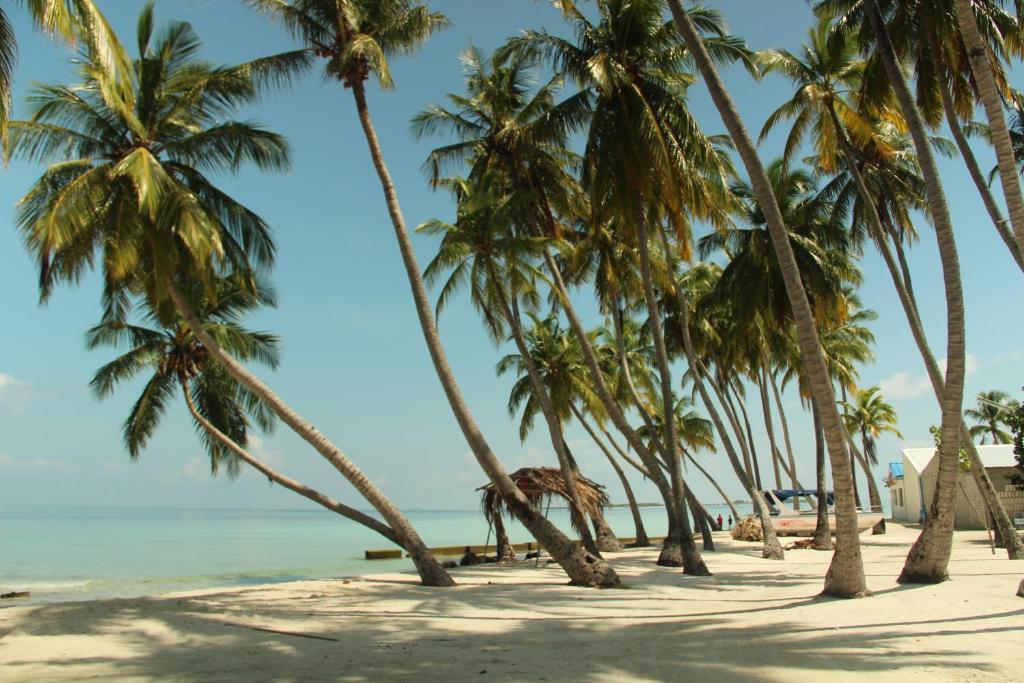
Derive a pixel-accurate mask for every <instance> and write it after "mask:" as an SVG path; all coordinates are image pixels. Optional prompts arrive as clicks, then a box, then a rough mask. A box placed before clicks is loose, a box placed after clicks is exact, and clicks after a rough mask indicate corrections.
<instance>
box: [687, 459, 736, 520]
mask: <svg viewBox="0 0 1024 683" xmlns="http://www.w3.org/2000/svg"><path fill="white" fill-rule="evenodd" d="M686 457H687V458H689V459H690V462H691V463H692V464H693V466H694V467H696V468H697V469H698V470H699V471H700V473H701V474H703V475H704V478H705V479H707V480H708V481H709V482H711V485H712V486H714V487H715V490H716V491H718V495H720V496H721V497H722V500H723V501H725V504H726V505H728V506H729V512H731V513H732V518H733V519H739V518H740V513H739V510H737V509H736V506H735V505H733V504H732V501H731V500H730V499H729V496H727V495H726V494H725V491H723V490H722V487H721V486H719V485H718V482H717V481H715V478H714V477H712V476H711V475H710V474H708V471H707V470H706V469H704V468H703V467H701V465H700V463H699V462H697V459H696V458H694V457H693V455H692V454H691V453H689V452H686Z"/></svg>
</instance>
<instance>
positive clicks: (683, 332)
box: [661, 231, 785, 560]
mask: <svg viewBox="0 0 1024 683" xmlns="http://www.w3.org/2000/svg"><path fill="white" fill-rule="evenodd" d="M661 240H662V245H663V246H664V249H665V254H666V257H667V258H668V259H669V272H673V273H674V272H675V268H676V264H675V259H674V257H673V256H672V251H671V249H669V248H668V236H667V235H665V233H664V231H662V233H661ZM672 290H673V294H674V295H675V299H676V306H677V307H678V308H679V333H680V336H681V337H682V338H683V352H684V354H685V355H686V363H687V365H689V366H690V371H691V373H690V374H691V375H692V376H693V386H694V387H695V388H696V389H697V393H699V394H700V398H701V401H702V402H703V403H704V408H705V410H707V411H708V416H710V417H711V422H712V423H713V424H714V425H715V430H716V431H717V432H718V436H719V438H720V439H721V441H722V446H723V447H724V448H725V454H726V456H727V457H728V458H729V464H731V465H732V468H733V471H734V472H735V473H736V478H737V479H739V481H740V484H741V485H742V486H743V490H744V491H746V492H747V495H749V496H750V500H751V503H752V505H753V506H754V511H755V512H756V513H757V516H758V518H759V519H760V520H761V529H762V534H761V539H762V543H763V545H762V548H761V557H763V558H765V559H769V560H781V559H784V558H785V552H784V551H783V549H782V544H781V543H779V539H778V537H777V536H776V535H775V528H774V527H773V526H772V520H771V511H770V510H769V509H768V504H767V503H766V502H765V499H764V496H763V495H761V492H760V491H759V490H758V489H757V488H756V487H755V486H754V484H753V482H751V480H750V477H749V476H748V473H747V472H746V471H745V470H744V469H743V465H742V463H740V459H739V456H738V455H737V454H736V449H735V448H734V447H733V444H732V440H731V439H730V438H729V433H728V432H727V431H726V429H725V423H724V422H722V417H721V415H720V414H719V412H718V409H717V408H716V407H715V403H714V401H712V400H711V394H710V393H709V392H708V385H711V387H712V389H714V391H715V395H716V397H717V398H718V401H719V403H720V404H721V406H722V408H723V410H726V411H728V402H727V401H726V398H725V396H723V395H722V392H721V390H720V388H719V386H718V384H717V383H716V382H714V381H713V380H712V379H711V378H710V377H709V373H708V372H707V369H706V368H705V367H704V365H703V363H701V362H700V360H699V359H698V358H697V352H696V351H695V350H694V348H693V338H692V337H691V336H690V302H689V300H688V299H687V296H686V291H685V290H684V289H683V288H682V287H681V286H680V285H679V283H678V282H675V281H674V280H673V285H672ZM730 418H731V419H732V423H733V427H734V428H735V427H736V420H735V418H733V417H732V416H731V415H730ZM742 438H743V436H742V434H740V440H741V442H742ZM690 460H691V461H693V462H694V464H697V463H696V461H695V460H693V458H692V457H691V458H690ZM697 467H698V468H699V469H700V470H701V471H702V472H704V468H703V467H700V465H697ZM704 475H705V476H708V475H707V472H704ZM708 479H710V477H708ZM712 483H714V482H712ZM715 488H716V489H718V491H719V493H721V494H722V497H723V498H725V500H726V502H727V503H729V508H730V509H731V510H732V511H733V514H734V515H735V517H734V519H735V520H736V521H737V522H738V521H739V520H740V516H739V513H738V512H736V509H735V508H733V507H732V503H731V502H729V499H728V498H727V497H726V496H725V493H724V492H723V491H722V489H721V488H719V486H718V484H717V483H716V484H715Z"/></svg>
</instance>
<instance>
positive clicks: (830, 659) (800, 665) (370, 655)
mask: <svg viewBox="0 0 1024 683" xmlns="http://www.w3.org/2000/svg"><path fill="white" fill-rule="evenodd" d="M916 533H917V531H916V530H914V529H910V528H905V527H901V526H899V525H895V524H890V526H889V533H888V534H886V535H884V536H870V535H865V536H863V537H862V540H863V547H864V564H865V568H866V570H867V575H868V584H869V586H870V587H871V589H872V590H873V591H874V593H875V595H874V597H871V598H866V599H860V600H834V599H826V598H820V597H818V596H817V593H818V591H819V590H820V589H821V585H822V576H823V575H824V572H825V568H826V566H827V562H828V559H829V557H830V555H831V554H830V553H820V552H815V551H810V550H793V551H791V552H789V553H787V559H786V561H785V562H769V561H766V560H761V559H760V558H759V557H758V546H757V544H747V543H739V542H735V541H731V540H729V539H727V538H726V534H718V535H717V536H718V538H717V539H716V542H717V543H718V547H719V550H718V552H716V553H706V554H705V557H706V559H707V563H708V566H709V567H710V568H711V570H712V571H713V572H714V576H713V577H710V578H690V577H686V576H683V575H682V574H681V573H680V571H679V570H669V569H663V568H660V567H656V566H655V565H654V564H653V558H654V557H655V554H656V553H655V551H653V550H651V549H644V550H631V551H626V552H623V553H621V554H617V555H611V556H610V557H611V559H612V560H613V562H614V565H615V567H616V569H617V570H618V571H619V572H620V574H621V575H622V576H623V578H624V580H625V581H626V583H627V584H628V586H629V589H627V590H604V591H600V590H592V589H579V588H570V587H568V586H565V585H564V575H563V574H562V573H561V572H560V571H559V569H558V568H557V567H556V566H550V567H544V566H541V567H540V568H534V566H533V563H532V562H531V563H527V564H521V565H519V566H517V567H514V568H508V567H495V566H487V567H473V568H466V569H460V570H455V571H454V576H455V578H456V580H457V581H458V582H459V584H460V585H459V586H458V587H457V588H453V589H428V588H422V587H420V586H418V585H416V582H415V578H414V576H410V575H404V574H393V575H377V576H370V577H360V578H353V579H347V580H345V579H337V580H324V581H303V582H296V583H286V584H276V585H269V586H256V587H248V588H244V589H236V590H209V591H203V592H197V593H190V594H177V595H164V596H158V597H152V598H141V599H132V600H102V601H89V602H79V603H63V604H53V605H42V606H34V607H9V608H6V609H0V681H5V682H7V681H10V682H14V681H33V682H37V683H41V682H43V681H68V680H82V679H87V678H89V679H96V680H118V681H247V682H248V681H334V680H336V681H381V680H389V681H390V680H396V681H402V680H421V681H462V680H484V679H486V678H493V679H496V680H503V681H505V680H516V681H518V680H523V681H533V680H537V681H541V680H547V681H570V680H573V681H622V680H636V681H674V680H680V681H682V680H686V681H787V682H789V683H794V682H797V681H815V682H816V683H820V682H821V681H829V683H837V682H839V681H866V680H871V681H880V680H882V681H888V680H900V681H908V680H920V681H965V680H970V681H1011V680H1018V681H1019V680H1021V675H1022V674H1021V669H1020V665H1021V660H1020V654H1021V646H1022V644H1024V600H1022V599H1020V598H1017V597H1015V596H1014V591H1015V589H1016V586H1017V583H1018V582H1019V581H1020V577H1021V574H1024V562H1009V561H1007V560H1006V556H1005V554H1004V553H1002V552H997V554H996V555H995V556H993V555H992V554H991V552H990V551H989V548H988V545H987V541H986V540H985V534H984V533H978V532H958V533H957V535H956V545H955V548H954V554H953V560H952V562H951V563H950V569H951V572H952V574H953V577H954V578H953V580H951V581H948V582H946V583H943V584H940V585H934V586H908V587H903V586H899V585H897V584H896V582H895V578H896V576H897V574H898V573H899V569H900V567H901V565H902V561H903V558H904V556H905V553H906V549H907V546H908V544H909V543H911V542H912V541H913V539H914V538H915V536H916Z"/></svg>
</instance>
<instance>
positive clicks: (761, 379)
mask: <svg viewBox="0 0 1024 683" xmlns="http://www.w3.org/2000/svg"><path fill="white" fill-rule="evenodd" d="M767 374H768V371H767V370H765V369H764V368H762V369H761V371H760V372H759V373H758V375H757V389H758V391H759V392H760V394H761V414H762V415H763V417H764V428H765V430H766V431H767V432H768V448H770V449H771V453H772V471H773V473H774V474H775V488H777V489H781V488H782V474H781V473H780V472H779V460H780V458H781V454H780V453H779V447H778V446H777V445H776V443H775V425H774V424H773V423H772V408H771V404H769V403H768V387H767V386H766V385H767V384H768V379H767V377H765V375H767Z"/></svg>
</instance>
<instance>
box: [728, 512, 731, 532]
mask: <svg viewBox="0 0 1024 683" xmlns="http://www.w3.org/2000/svg"><path fill="white" fill-rule="evenodd" d="M728 528H729V529H731V528H732V515H729V526H728Z"/></svg>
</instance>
